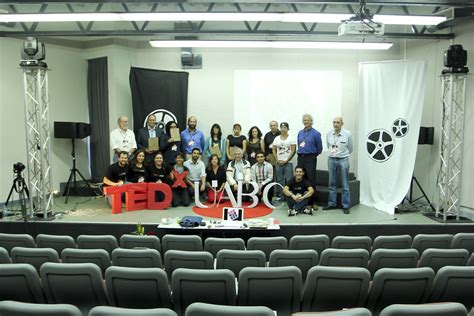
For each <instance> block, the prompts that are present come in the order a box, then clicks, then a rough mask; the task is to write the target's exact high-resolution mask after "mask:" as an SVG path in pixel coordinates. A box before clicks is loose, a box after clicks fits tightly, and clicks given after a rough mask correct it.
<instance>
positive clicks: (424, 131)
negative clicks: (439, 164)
mask: <svg viewBox="0 0 474 316" xmlns="http://www.w3.org/2000/svg"><path fill="white" fill-rule="evenodd" d="M433 139H434V127H424V126H421V127H420V134H419V135H418V145H433Z"/></svg>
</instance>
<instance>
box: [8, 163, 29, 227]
mask: <svg viewBox="0 0 474 316" xmlns="http://www.w3.org/2000/svg"><path fill="white" fill-rule="evenodd" d="M15 173H16V178H15V179H13V184H12V187H11V189H10V193H8V197H7V201H6V202H5V207H7V206H8V203H9V202H10V199H11V197H12V195H13V190H15V192H17V193H18V196H19V201H20V207H21V216H22V217H23V219H24V220H25V222H26V218H27V216H26V199H25V194H26V197H27V198H28V199H29V198H30V191H28V187H27V186H26V182H25V179H24V178H23V177H22V176H21V172H16V171H15ZM1 216H2V217H3V214H2V215H1Z"/></svg>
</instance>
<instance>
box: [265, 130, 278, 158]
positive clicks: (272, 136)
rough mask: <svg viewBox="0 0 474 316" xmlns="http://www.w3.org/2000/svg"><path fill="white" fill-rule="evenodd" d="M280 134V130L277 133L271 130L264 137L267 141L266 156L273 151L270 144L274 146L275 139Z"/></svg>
mask: <svg viewBox="0 0 474 316" xmlns="http://www.w3.org/2000/svg"><path fill="white" fill-rule="evenodd" d="M280 134H281V132H280V131H277V132H276V134H272V132H271V131H270V132H268V133H266V134H265V137H264V138H263V142H264V143H265V156H266V155H268V154H271V153H272V152H273V151H272V150H273V148H270V146H272V144H273V141H274V140H275V138H276V137H277V136H279V135H280Z"/></svg>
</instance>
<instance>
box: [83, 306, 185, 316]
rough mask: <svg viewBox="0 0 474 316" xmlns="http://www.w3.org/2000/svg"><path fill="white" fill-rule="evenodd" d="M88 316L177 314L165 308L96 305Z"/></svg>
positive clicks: (158, 315) (156, 315)
mask: <svg viewBox="0 0 474 316" xmlns="http://www.w3.org/2000/svg"><path fill="white" fill-rule="evenodd" d="M89 316H177V315H176V313H175V312H174V311H172V310H171V309H167V308H152V309H132V308H120V307H109V306H96V307H94V308H92V309H91V311H90V312H89Z"/></svg>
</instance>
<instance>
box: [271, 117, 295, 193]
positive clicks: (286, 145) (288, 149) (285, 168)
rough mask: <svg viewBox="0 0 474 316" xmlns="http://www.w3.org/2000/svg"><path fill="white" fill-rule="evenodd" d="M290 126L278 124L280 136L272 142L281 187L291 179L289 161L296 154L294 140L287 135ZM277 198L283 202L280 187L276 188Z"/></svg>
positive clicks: (291, 172)
mask: <svg viewBox="0 0 474 316" xmlns="http://www.w3.org/2000/svg"><path fill="white" fill-rule="evenodd" d="M289 129H290V126H289V125H288V123H286V122H282V123H281V124H280V132H281V134H280V136H277V137H275V139H274V140H273V155H274V156H275V157H276V160H277V163H276V168H275V171H276V178H277V182H278V183H279V184H281V185H282V186H283V187H284V186H285V185H286V183H288V181H290V180H291V179H292V178H293V163H292V162H291V159H293V156H294V155H295V153H296V139H295V138H293V137H291V136H290V135H289V134H288V131H289ZM276 194H277V196H278V197H279V198H280V201H285V196H284V195H283V192H282V190H281V188H280V187H277V193H276Z"/></svg>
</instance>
